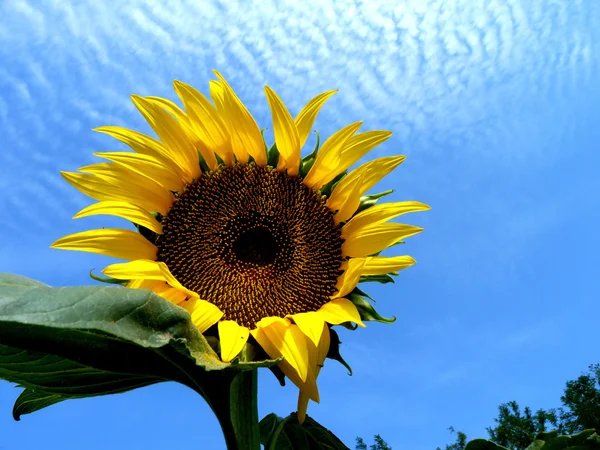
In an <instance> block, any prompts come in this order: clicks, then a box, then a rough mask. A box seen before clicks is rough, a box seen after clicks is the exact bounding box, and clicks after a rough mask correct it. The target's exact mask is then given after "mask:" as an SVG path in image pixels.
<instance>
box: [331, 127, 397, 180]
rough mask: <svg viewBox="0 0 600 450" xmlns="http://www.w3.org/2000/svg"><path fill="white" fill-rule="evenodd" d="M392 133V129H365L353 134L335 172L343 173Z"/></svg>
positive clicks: (343, 150) (345, 146)
mask: <svg viewBox="0 0 600 450" xmlns="http://www.w3.org/2000/svg"><path fill="white" fill-rule="evenodd" d="M391 135H392V133H391V132H390V131H379V130H375V131H365V132H364V133H360V134H357V135H355V136H351V137H350V138H349V139H348V140H347V141H346V144H345V145H344V148H343V149H342V154H341V155H340V163H339V165H338V167H336V169H335V172H337V173H342V172H344V171H346V170H347V169H348V168H349V167H350V166H352V165H354V164H355V163H356V162H358V161H359V160H360V159H361V158H362V157H363V156H364V155H366V154H367V153H368V152H370V151H371V150H373V149H374V148H375V147H377V146H378V145H379V144H381V143H382V142H384V141H386V140H387V139H389V137H390V136H391Z"/></svg>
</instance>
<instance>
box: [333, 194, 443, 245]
mask: <svg viewBox="0 0 600 450" xmlns="http://www.w3.org/2000/svg"><path fill="white" fill-rule="evenodd" d="M429 209H431V207H429V206H428V205H426V204H425V203H420V202H412V201H411V202H396V203H383V204H381V205H375V206H372V207H370V208H368V209H365V210H364V211H361V212H360V213H358V214H357V215H355V216H354V217H353V218H352V219H350V220H349V221H348V223H347V224H346V225H344V227H343V228H342V238H343V239H349V238H350V237H352V236H354V235H357V234H360V232H361V230H362V229H363V228H365V227H369V226H372V225H375V224H378V223H383V222H386V221H388V220H390V219H393V218H394V217H398V216H401V215H402V214H406V213H411V212H417V211H426V210H429Z"/></svg>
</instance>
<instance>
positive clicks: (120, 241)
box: [51, 228, 158, 260]
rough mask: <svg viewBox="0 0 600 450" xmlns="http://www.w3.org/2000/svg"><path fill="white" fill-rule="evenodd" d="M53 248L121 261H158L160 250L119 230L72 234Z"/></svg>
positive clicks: (58, 241) (130, 233)
mask: <svg viewBox="0 0 600 450" xmlns="http://www.w3.org/2000/svg"><path fill="white" fill-rule="evenodd" d="M51 247H52V248H60V249H62V250H77V251H81V252H90V253H98V254H100V255H106V256H112V257H114V258H120V259H128V260H135V259H156V253H157V251H158V249H157V248H156V246H155V245H154V244H152V243H151V242H150V241H148V240H147V239H146V238H145V237H143V236H142V235H141V234H139V233H137V232H135V231H131V230H122V229H119V228H103V229H101V230H89V231H83V232H81V233H75V234H70V235H68V236H65V237H62V238H60V239H58V240H57V241H56V242H54V243H53V244H52V245H51Z"/></svg>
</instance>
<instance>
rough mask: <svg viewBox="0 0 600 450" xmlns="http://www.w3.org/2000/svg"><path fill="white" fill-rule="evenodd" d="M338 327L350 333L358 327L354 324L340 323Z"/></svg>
mask: <svg viewBox="0 0 600 450" xmlns="http://www.w3.org/2000/svg"><path fill="white" fill-rule="evenodd" d="M338 325H339V326H341V327H344V328H345V329H347V330H350V331H354V330H356V329H357V328H358V325H356V324H355V323H354V322H342V323H340V324H338Z"/></svg>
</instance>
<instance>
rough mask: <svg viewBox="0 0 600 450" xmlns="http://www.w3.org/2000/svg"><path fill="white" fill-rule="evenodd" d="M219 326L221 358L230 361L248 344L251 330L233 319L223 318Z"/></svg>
mask: <svg viewBox="0 0 600 450" xmlns="http://www.w3.org/2000/svg"><path fill="white" fill-rule="evenodd" d="M218 327H219V341H220V343H221V359H222V360H223V361H224V362H230V361H231V360H232V359H233V358H235V357H236V356H237V355H238V354H239V353H240V352H241V351H242V348H244V345H246V342H247V341H248V335H249V334H250V331H249V330H248V328H246V327H243V326H241V325H238V324H237V322H235V321H233V320H223V321H221V322H219V325H218Z"/></svg>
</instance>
